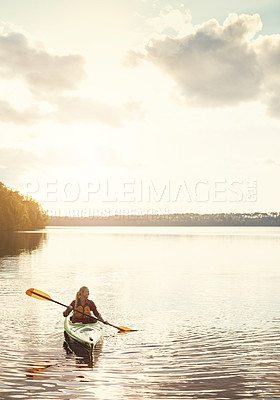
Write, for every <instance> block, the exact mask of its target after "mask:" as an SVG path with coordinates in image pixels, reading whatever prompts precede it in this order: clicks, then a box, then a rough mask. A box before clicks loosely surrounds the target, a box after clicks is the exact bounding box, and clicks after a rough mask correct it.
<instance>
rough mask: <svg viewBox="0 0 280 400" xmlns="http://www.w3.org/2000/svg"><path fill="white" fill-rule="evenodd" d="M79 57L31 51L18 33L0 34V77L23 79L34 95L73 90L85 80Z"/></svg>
mask: <svg viewBox="0 0 280 400" xmlns="http://www.w3.org/2000/svg"><path fill="white" fill-rule="evenodd" d="M84 63H85V60H84V58H83V57H82V56H80V55H67V56H57V55H52V54H49V53H48V52H46V51H45V50H43V49H36V48H35V47H32V46H31V45H30V44H29V42H28V39H27V38H26V37H25V36H24V35H23V34H22V33H17V32H9V33H7V34H0V76H1V77H2V78H5V79H6V78H10V79H12V78H14V77H20V78H22V79H23V80H24V81H25V82H26V83H27V85H28V86H29V88H30V89H31V90H32V91H33V92H40V91H41V92H50V91H51V92H53V91H56V92H57V91H64V90H73V89H76V87H77V85H78V84H79V83H80V82H81V81H82V80H83V79H84V78H85V72H84Z"/></svg>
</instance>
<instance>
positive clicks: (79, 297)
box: [75, 286, 89, 307]
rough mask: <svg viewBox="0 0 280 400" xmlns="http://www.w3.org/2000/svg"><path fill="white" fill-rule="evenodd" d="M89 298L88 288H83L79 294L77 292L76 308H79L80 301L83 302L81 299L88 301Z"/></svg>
mask: <svg viewBox="0 0 280 400" xmlns="http://www.w3.org/2000/svg"><path fill="white" fill-rule="evenodd" d="M88 296H89V290H88V287H87V286H82V287H81V288H80V289H79V290H78V292H77V294H76V304H75V307H76V306H77V304H78V303H79V301H80V300H81V297H83V298H85V299H87V298H88Z"/></svg>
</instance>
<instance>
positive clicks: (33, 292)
mask: <svg viewBox="0 0 280 400" xmlns="http://www.w3.org/2000/svg"><path fill="white" fill-rule="evenodd" d="M25 293H26V294H27V296H30V297H34V299H39V300H45V301H52V302H53V303H56V304H59V305H60V306H63V307H66V308H68V306H66V305H65V304H63V303H60V302H59V301H56V300H53V299H52V298H51V296H50V295H48V294H47V293H44V292H42V291H41V290H38V289H34V288H31V289H28V290H27V291H26V292H25ZM73 311H77V312H79V313H80V314H83V315H86V316H87V317H90V318H93V319H97V320H98V321H100V322H102V323H103V324H104V323H105V322H103V321H102V320H101V319H99V318H96V317H93V316H92V315H88V314H85V313H83V312H82V311H80V310H76V309H75V308H73ZM105 325H110V326H112V327H113V328H116V329H118V330H119V332H135V331H136V329H130V328H126V327H125V326H115V325H112V324H110V323H109V322H107V323H106V324H105Z"/></svg>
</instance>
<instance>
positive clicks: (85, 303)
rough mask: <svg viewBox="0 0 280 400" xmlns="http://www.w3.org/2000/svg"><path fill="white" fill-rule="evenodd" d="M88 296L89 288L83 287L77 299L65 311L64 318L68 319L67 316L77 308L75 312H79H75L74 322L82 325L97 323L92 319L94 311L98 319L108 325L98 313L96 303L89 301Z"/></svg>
mask: <svg viewBox="0 0 280 400" xmlns="http://www.w3.org/2000/svg"><path fill="white" fill-rule="evenodd" d="M88 296H89V290H88V288H87V287H86V286H82V287H81V288H80V290H79V291H78V292H77V294H76V299H75V300H73V301H72V303H71V304H70V306H68V307H67V309H66V310H65V311H64V313H63V315H64V317H67V315H69V314H70V312H71V311H72V310H73V309H74V308H75V310H77V311H74V314H73V317H72V322H79V323H80V324H88V323H89V322H95V321H94V318H90V315H91V311H92V312H93V314H94V315H95V317H96V318H98V319H99V320H100V321H101V322H104V324H107V321H104V319H103V318H102V317H101V315H100V314H99V312H98V311H97V308H96V305H95V304H94V302H93V301H92V300H89V299H88ZM79 311H81V312H83V313H84V314H87V315H88V317H87V316H86V315H84V314H81V312H79Z"/></svg>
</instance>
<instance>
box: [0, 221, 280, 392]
mask: <svg viewBox="0 0 280 400" xmlns="http://www.w3.org/2000/svg"><path fill="white" fill-rule="evenodd" d="M279 249H280V228H276V227H273V228H269V227H205V228H204V227H170V228H169V227H168V228H164V227H160V228H158V227H148V228H146V227H135V228H134V227H49V228H47V229H45V230H43V231H40V232H20V233H17V234H13V235H9V237H7V236H3V237H1V244H0V282H1V296H0V302H1V304H0V305H1V320H2V323H1V330H0V339H1V353H0V358H1V377H0V398H1V399H16V398H18V399H32V398H34V399H36V400H38V399H61V400H66V399H67V400H68V399H106V400H107V399H108V400H112V399H113V400H114V399H116V400H119V399H181V398H184V399H204V400H205V399H221V400H222V399H246V398H251V399H279V398H280V380H279V378H280V346H279V340H280V338H279V334H280V290H279V288H280V261H279ZM83 285H86V286H88V287H89V289H90V298H91V299H92V300H94V302H95V303H96V305H97V308H98V310H99V312H100V313H101V314H102V316H103V317H104V318H105V319H107V320H108V321H109V322H111V323H112V324H114V325H123V326H127V327H129V328H133V329H137V330H138V331H137V332H133V333H127V334H119V333H118V331H117V330H116V329H114V328H112V327H105V334H104V340H103V342H102V343H101V344H100V345H99V346H98V347H97V349H96V351H95V353H94V356H93V359H89V357H87V356H86V355H81V354H75V353H74V352H72V350H71V349H69V347H68V346H67V345H66V343H65V342H64V335H63V321H64V318H63V316H62V312H63V311H64V308H63V307H61V306H59V305H57V304H54V303H51V302H47V301H40V300H36V299H33V298H30V297H28V296H26V294H25V291H26V290H27V289H28V288H32V287H34V288H37V289H39V290H42V291H44V292H46V293H48V294H49V295H50V296H51V297H52V298H53V299H55V300H58V301H60V302H62V303H65V304H69V303H70V302H71V301H72V300H73V299H74V297H75V293H76V292H77V290H78V289H79V287H80V286H83Z"/></svg>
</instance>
